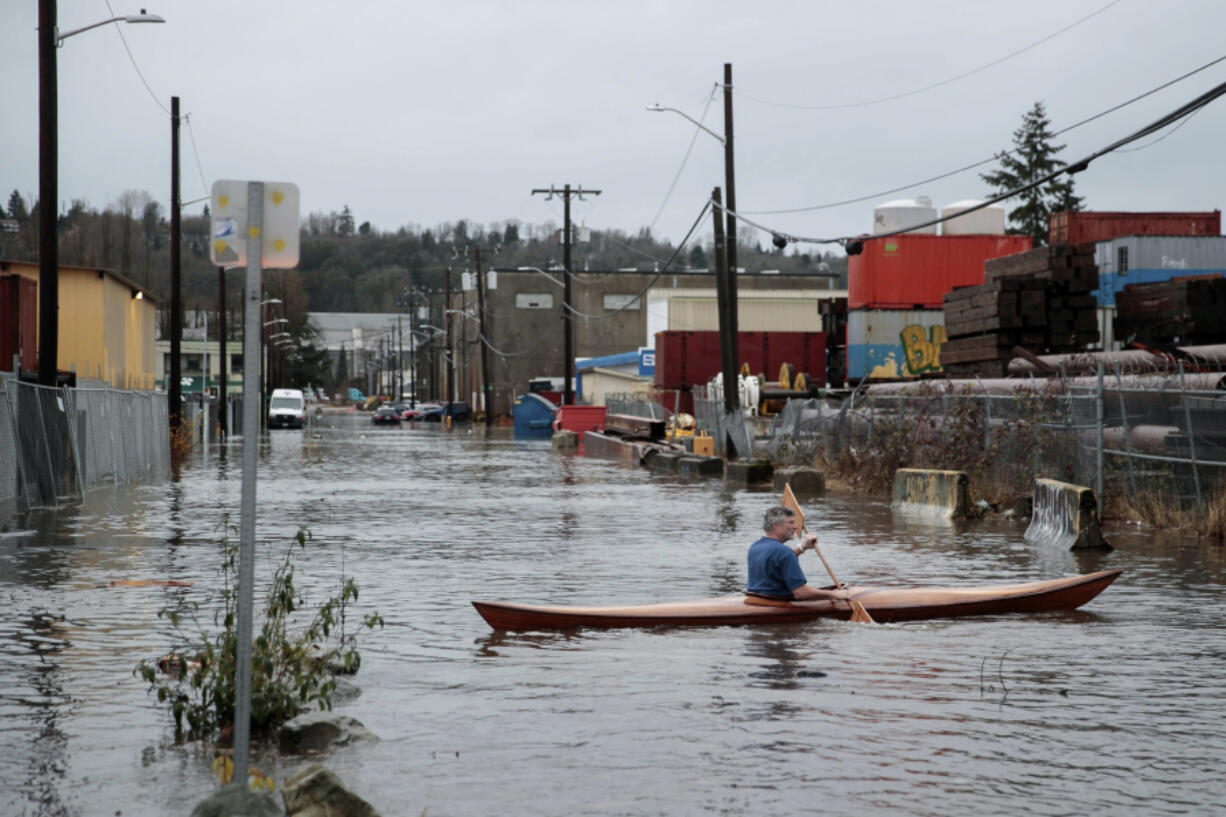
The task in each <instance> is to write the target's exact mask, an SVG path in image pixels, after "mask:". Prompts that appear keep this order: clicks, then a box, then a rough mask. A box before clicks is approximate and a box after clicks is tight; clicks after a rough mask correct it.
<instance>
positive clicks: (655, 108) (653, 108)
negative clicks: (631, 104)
mask: <svg viewBox="0 0 1226 817" xmlns="http://www.w3.org/2000/svg"><path fill="white" fill-rule="evenodd" d="M647 110H649V111H656V112H659V111H672V112H673V113H675V114H677V115H678V116H683V117H685V118H686V119H688V120H690V121H691V122H693V123H694V124H695V125H697V126H698V127H700V128H702V129H703V130H705V131H706V132H707V133H709V134H711V135H712V136H714V137H715V138H716V139H718V140H719V143H720V144H721V145H726V144H727V142H726V141H725V140H724V137H722V136H720V135H719V134H718V133H716V132H715V131H713V130H711V129H710V128H708V127H707V126H706V125H704V124H702V123H701V122H699V121H698V120H697V119H695V118H694V117H692V116H690V115H689V114H688V113H686V112H685V111H679V110H677V109H676V108H666V107H665V106H663V105H659V104H656V105H648V106H647Z"/></svg>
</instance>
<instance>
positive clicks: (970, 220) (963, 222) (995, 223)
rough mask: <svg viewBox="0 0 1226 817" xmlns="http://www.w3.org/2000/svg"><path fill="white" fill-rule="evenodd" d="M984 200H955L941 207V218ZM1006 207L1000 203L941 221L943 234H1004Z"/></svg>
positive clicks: (955, 213) (967, 208)
mask: <svg viewBox="0 0 1226 817" xmlns="http://www.w3.org/2000/svg"><path fill="white" fill-rule="evenodd" d="M982 203H983V202H982V201H980V200H978V199H967V200H965V201H955V202H954V203H953V204H948V205H946V206H945V207H942V208H941V218H947V217H949V216H953V215H957V214H958V213H961V212H962V211H963V210H969V209H970V208H972V207H975V206H976V205H979V204H982ZM1004 234H1005V208H1004V207H1001V206H1000V205H999V204H989V205H988V206H987V207H984V208H981V209H979V210H976V211H975V212H973V213H967V214H966V215H964V216H959V217H958V218H955V219H952V220H950V221H943V222H941V235H1004Z"/></svg>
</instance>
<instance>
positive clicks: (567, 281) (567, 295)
mask: <svg viewBox="0 0 1226 817" xmlns="http://www.w3.org/2000/svg"><path fill="white" fill-rule="evenodd" d="M542 193H543V194H545V195H546V196H547V197H548V198H547V199H546V200H548V199H552V198H553V197H554V196H556V195H559V194H560V195H561V196H562V200H563V213H564V216H563V219H562V221H563V224H562V266H563V267H564V268H565V269H564V270H563V273H564V278H563V286H562V326H563V330H564V331H563V338H562V357H563V363H564V366H563V371H564V375H563V376H564V377H565V386H564V388H563V392H562V395H563V396H562V405H564V406H570V405H574V402H575V352H574V338H573V337H572V336H573V334H574V328H573V327H574V319H573V317H572V313H571V311H570V310H571V306H570V302H571V281H572V279H573V278H574V273H573V271H572V270H571V264H570V245H571V233H570V197H571V196H572V195H573V196H576V197H577V198H578V199H579V200H580V201H582V200H583V196H584V195H585V194H586V195H592V196H599V195H600V191H599V190H584V189H583V185H579V186H578V187H577V188H576V189H574V190H572V189H571V186H570V185H569V184H568V185H565V186H563V188H562V189H561V190H558V189H557V188H555V187H554V186H552V185H550V187H549V189H548V190H544V189H540V188H538V189H536V190H533V191H532V195H534V196H535V195H538V194H542Z"/></svg>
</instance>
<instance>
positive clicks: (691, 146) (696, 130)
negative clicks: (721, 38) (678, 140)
mask: <svg viewBox="0 0 1226 817" xmlns="http://www.w3.org/2000/svg"><path fill="white" fill-rule="evenodd" d="M719 87H720V85H719V83H718V82H717V83H715V86H714V87H713V88H712V89H711V93H709V94H708V95H707V104H706V107H704V108H703V109H702V114H701V115H699V117H698V124H697V125H695V126H694V133H693V134H692V135H691V136H690V144H689V147H687V148H686V149H685V155H684V156H682V157H681V166H680V167H678V168H677V172H676V174H674V176H673V183H672V184H670V185H669V186H668V192H667V193H665V194H664V201H662V202H660V207H659V209H657V210H656V215H655V218H653V219H652V220H651V224H650V225H649V226H648V229H650V230H655V228H656V222H657V221H659V220H660V215H661V214H662V213H663V212H664V208H665V207H667V206H668V202H669V199H671V198H672V196H673V191H675V190H676V189H677V182H679V181H680V180H681V173H682V172H683V171H684V170H685V165H686V163H687V162H689V160H690V154H691V153H693V152H694V144H695V143H696V142H697V141H698V133H699V132H700V131H701V130H702V122H703V121H704V120H705V119H706V118H707V112H708V111H710V110H711V103H712V102H714V101H715V92H716V91H717V90H719Z"/></svg>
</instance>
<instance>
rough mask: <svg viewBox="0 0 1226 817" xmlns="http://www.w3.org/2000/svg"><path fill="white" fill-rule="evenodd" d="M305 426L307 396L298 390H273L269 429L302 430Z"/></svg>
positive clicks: (269, 407)
mask: <svg viewBox="0 0 1226 817" xmlns="http://www.w3.org/2000/svg"><path fill="white" fill-rule="evenodd" d="M305 425H306V397H305V395H303V393H302V392H301V391H300V390H298V389H273V390H272V398H271V399H269V401H268V427H269V428H278V427H280V428H302V427H303V426H305Z"/></svg>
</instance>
